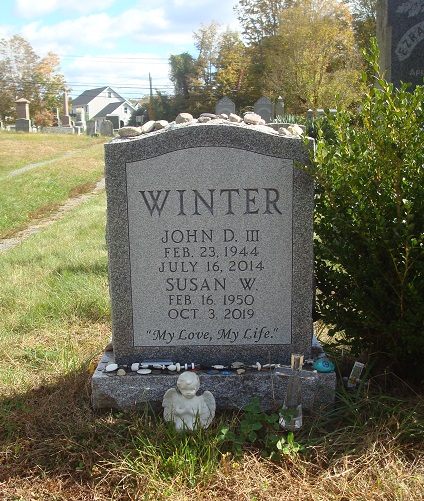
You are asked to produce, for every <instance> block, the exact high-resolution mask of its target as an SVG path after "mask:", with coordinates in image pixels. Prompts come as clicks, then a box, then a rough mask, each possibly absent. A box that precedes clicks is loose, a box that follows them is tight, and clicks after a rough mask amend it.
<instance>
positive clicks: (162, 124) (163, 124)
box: [155, 120, 169, 130]
mask: <svg viewBox="0 0 424 501" xmlns="http://www.w3.org/2000/svg"><path fill="white" fill-rule="evenodd" d="M168 125H169V122H168V120H156V122H155V130H161V129H164V128H165V127H167V126H168Z"/></svg>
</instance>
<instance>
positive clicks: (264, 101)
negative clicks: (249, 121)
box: [254, 96, 274, 123]
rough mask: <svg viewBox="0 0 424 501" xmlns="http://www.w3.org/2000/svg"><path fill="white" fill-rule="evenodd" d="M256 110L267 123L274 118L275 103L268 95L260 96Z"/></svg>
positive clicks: (255, 106)
mask: <svg viewBox="0 0 424 501" xmlns="http://www.w3.org/2000/svg"><path fill="white" fill-rule="evenodd" d="M254 111H255V113H256V114H258V115H259V116H260V117H261V118H263V119H264V120H265V123H268V122H272V120H274V103H273V102H272V101H271V100H270V99H268V98H267V97H264V96H263V97H260V98H259V99H258V100H257V101H256V103H255V105H254Z"/></svg>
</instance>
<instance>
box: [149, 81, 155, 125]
mask: <svg viewBox="0 0 424 501" xmlns="http://www.w3.org/2000/svg"><path fill="white" fill-rule="evenodd" d="M149 87H150V106H149V108H150V113H151V114H152V115H153V116H152V117H151V118H150V120H152V118H156V111H155V109H154V107H153V83H152V77H151V75H150V71H149Z"/></svg>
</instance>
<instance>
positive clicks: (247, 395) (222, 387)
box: [92, 121, 335, 409]
mask: <svg viewBox="0 0 424 501" xmlns="http://www.w3.org/2000/svg"><path fill="white" fill-rule="evenodd" d="M311 147H312V145H311ZM308 158H309V151H308V149H307V148H306V147H305V145H304V143H303V141H302V140H300V139H296V138H286V137H282V136H280V135H278V133H276V132H274V131H271V129H270V130H269V132H268V131H258V130H255V129H254V128H253V127H251V126H247V125H241V124H229V123H228V122H224V121H223V122H222V125H220V124H216V123H214V124H213V125H210V124H207V123H206V124H202V125H199V124H195V125H188V126H186V125H185V126H184V127H175V128H173V129H168V130H164V131H160V132H155V133H153V134H144V135H141V136H139V137H136V138H135V137H134V138H116V139H114V140H113V141H111V142H110V143H108V144H106V145H105V160H106V192H107V205H108V216H107V218H108V221H107V245H108V252H109V280H110V283H109V286H110V294H111V303H112V334H113V350H114V351H113V353H111V352H106V353H105V355H104V357H103V359H102V361H101V362H100V364H99V366H98V368H97V370H96V371H95V374H94V376H93V379H92V386H93V405H94V407H95V408H100V407H115V408H125V407H130V406H132V405H134V403H135V402H141V401H149V402H161V400H162V397H163V394H164V392H165V390H166V389H168V388H169V387H172V386H175V383H176V377H177V375H173V373H171V372H170V370H162V372H161V370H160V369H159V371H158V372H159V373H160V374H158V375H150V376H146V375H142V376H139V375H138V374H137V373H135V372H129V374H127V376H126V377H119V376H117V377H109V376H110V375H111V374H110V373H109V372H108V373H107V374H106V372H105V370H106V367H108V370H110V371H113V370H114V369H116V368H117V367H118V366H119V365H121V366H122V365H125V366H126V367H127V369H126V370H127V371H129V370H128V368H129V367H131V366H132V365H133V364H137V363H144V364H147V365H149V364H150V366H158V367H159V368H160V367H166V366H168V367H169V366H171V365H170V364H171V362H172V367H173V369H174V370H175V367H179V366H181V367H182V368H187V369H190V368H194V367H196V368H200V369H202V373H201V374H200V378H201V381H202V387H203V388H204V389H208V390H210V391H212V393H213V394H214V396H215V398H216V400H217V406H218V407H219V408H225V407H239V408H240V407H242V406H243V405H245V404H247V403H248V402H250V400H251V399H252V398H253V396H259V397H260V398H261V401H262V405H263V407H265V408H268V409H269V408H271V407H273V406H274V405H275V404H276V402H278V401H280V402H282V399H283V398H284V385H287V378H284V377H281V375H280V376H278V375H275V373H272V374H271V373H270V371H269V370H268V371H258V370H257V369H258V368H261V367H262V366H264V365H266V364H288V363H289V360H290V356H291V354H292V353H293V352H300V353H303V354H305V357H306V358H307V357H309V356H310V355H311V346H312V329H313V328H312V301H313V278H312V276H313V249H312V238H313V207H314V186H313V180H312V177H311V176H310V175H309V174H308V173H307V172H306V170H305V169H304V168H302V167H301V166H304V165H306V164H307V163H308ZM234 362H239V363H240V362H242V363H243V364H245V366H249V367H248V369H247V370H246V373H245V374H244V375H243V374H242V375H240V374H236V373H235V372H230V373H228V374H216V373H218V372H219V366H221V368H222V366H229V367H231V364H232V363H234ZM111 363H113V364H116V365H110V364H111ZM214 366H215V367H214ZM250 366H253V367H254V368H255V369H252V368H250ZM155 370H157V369H155ZM143 371H144V372H145V371H146V369H143V370H142V372H143ZM147 371H148V369H147ZM166 372H168V373H169V374H168V373H166ZM304 372H305V373H306V374H304V388H303V390H302V391H305V392H306V393H307V395H306V394H305V399H306V401H307V403H306V401H305V406H306V407H308V406H309V407H311V406H313V405H315V404H316V403H317V402H318V401H320V402H322V401H329V400H330V401H331V400H332V396H331V391H330V392H328V388H329V387H330V388H332V387H333V386H334V382H335V376H334V373H333V374H332V375H321V376H319V375H317V374H316V373H314V372H307V371H304ZM165 373H166V374H165ZM123 374H125V370H124V372H123ZM288 374H289V372H288V373H287V377H288ZM320 378H321V379H320ZM318 379H319V385H320V388H321V390H319V389H318V387H317V381H318ZM272 387H273V388H274V390H273V389H272ZM322 388H324V390H322ZM333 389H334V388H333ZM308 392H309V393H308ZM275 395H277V397H275Z"/></svg>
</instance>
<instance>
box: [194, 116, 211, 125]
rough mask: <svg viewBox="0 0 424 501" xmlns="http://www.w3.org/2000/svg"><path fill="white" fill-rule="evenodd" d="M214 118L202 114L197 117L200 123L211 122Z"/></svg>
mask: <svg viewBox="0 0 424 501" xmlns="http://www.w3.org/2000/svg"><path fill="white" fill-rule="evenodd" d="M211 120H212V118H211V117H205V116H202V115H200V117H199V118H198V119H197V121H198V122H199V123H200V124H204V123H206V122H210V121H211Z"/></svg>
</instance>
